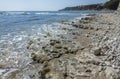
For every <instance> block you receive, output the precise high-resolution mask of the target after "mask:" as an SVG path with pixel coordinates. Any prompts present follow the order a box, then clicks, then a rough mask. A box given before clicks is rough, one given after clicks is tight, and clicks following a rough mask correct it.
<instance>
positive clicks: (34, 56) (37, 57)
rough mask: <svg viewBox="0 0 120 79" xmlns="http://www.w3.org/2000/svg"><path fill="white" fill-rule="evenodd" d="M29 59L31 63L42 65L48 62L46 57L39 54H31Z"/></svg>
mask: <svg viewBox="0 0 120 79" xmlns="http://www.w3.org/2000/svg"><path fill="white" fill-rule="evenodd" d="M31 57H32V60H33V61H36V62H38V63H43V62H45V61H48V60H49V58H48V56H46V55H43V54H39V55H38V54H35V53H32V54H31Z"/></svg>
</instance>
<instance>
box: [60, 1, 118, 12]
mask: <svg viewBox="0 0 120 79" xmlns="http://www.w3.org/2000/svg"><path fill="white" fill-rule="evenodd" d="M119 2H120V1H119V0H110V1H108V2H106V3H99V4H90V5H81V6H73V7H66V8H64V9H61V10H59V11H79V10H99V11H100V10H117V7H118V5H119Z"/></svg>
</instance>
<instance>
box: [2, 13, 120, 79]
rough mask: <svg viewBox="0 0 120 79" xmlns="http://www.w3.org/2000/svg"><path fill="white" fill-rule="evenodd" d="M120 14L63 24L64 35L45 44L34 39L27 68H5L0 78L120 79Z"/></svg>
mask: <svg viewBox="0 0 120 79" xmlns="http://www.w3.org/2000/svg"><path fill="white" fill-rule="evenodd" d="M119 20H120V15H119V14H118V12H115V13H109V14H99V15H89V16H87V17H85V18H82V19H81V18H76V19H75V20H74V21H71V22H65V21H63V22H60V25H61V26H66V27H61V28H58V29H59V30H62V31H66V32H67V34H69V35H70V36H72V37H73V38H71V39H69V37H66V36H65V35H59V34H58V35H56V37H55V38H53V37H52V35H51V34H50V33H47V34H46V36H45V39H48V38H49V40H47V41H43V40H41V39H40V38H38V39H35V40H31V41H29V42H28V44H27V45H26V48H27V49H28V50H29V51H30V52H31V54H30V58H31V61H32V62H31V63H29V64H28V65H27V66H26V67H24V68H13V69H9V68H8V69H5V68H4V67H3V66H1V65H0V79H120V21H119Z"/></svg>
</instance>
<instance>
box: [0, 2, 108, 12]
mask: <svg viewBox="0 0 120 79" xmlns="http://www.w3.org/2000/svg"><path fill="white" fill-rule="evenodd" d="M106 1H108V0H0V11H33V10H34V11H55V10H59V9H62V8H65V7H69V6H76V5H85V4H95V3H103V2H106Z"/></svg>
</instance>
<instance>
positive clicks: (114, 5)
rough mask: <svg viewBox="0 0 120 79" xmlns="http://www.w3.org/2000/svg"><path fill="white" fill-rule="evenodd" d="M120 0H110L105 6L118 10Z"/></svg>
mask: <svg viewBox="0 0 120 79" xmlns="http://www.w3.org/2000/svg"><path fill="white" fill-rule="evenodd" d="M119 2H120V0H110V1H108V2H106V3H105V4H104V8H107V9H110V10H117V7H118V5H119Z"/></svg>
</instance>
